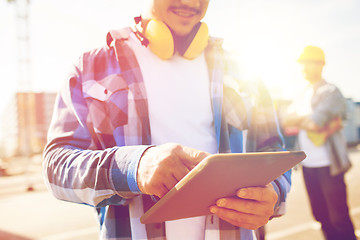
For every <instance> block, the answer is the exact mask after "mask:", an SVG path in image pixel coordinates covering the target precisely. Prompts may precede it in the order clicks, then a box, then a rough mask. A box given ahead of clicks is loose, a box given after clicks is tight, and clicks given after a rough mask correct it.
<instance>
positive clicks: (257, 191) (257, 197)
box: [236, 183, 277, 202]
mask: <svg viewBox="0 0 360 240" xmlns="http://www.w3.org/2000/svg"><path fill="white" fill-rule="evenodd" d="M236 196H238V197H239V198H243V199H249V200H254V201H259V202H276V199H277V194H276V192H275V190H274V188H273V186H272V185H271V183H269V184H268V185H266V186H265V187H248V188H242V189H240V190H238V191H237V193H236Z"/></svg>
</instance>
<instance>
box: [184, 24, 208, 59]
mask: <svg viewBox="0 0 360 240" xmlns="http://www.w3.org/2000/svg"><path fill="white" fill-rule="evenodd" d="M208 42H209V28H208V26H207V25H206V23H203V22H202V23H201V25H200V27H199V29H198V31H197V33H196V34H195V37H194V38H193V39H192V41H191V43H190V45H189V47H188V48H187V49H186V51H185V53H184V54H183V56H184V57H185V58H187V59H194V58H196V57H197V56H199V55H200V54H201V53H202V51H204V49H205V48H206V46H207V45H208Z"/></svg>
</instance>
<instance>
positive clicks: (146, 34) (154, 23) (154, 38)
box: [133, 16, 209, 60]
mask: <svg viewBox="0 0 360 240" xmlns="http://www.w3.org/2000/svg"><path fill="white" fill-rule="evenodd" d="M134 19H135V27H134V28H133V32H134V33H135V35H136V36H137V38H138V39H139V40H140V41H141V44H142V45H144V46H146V47H147V46H149V48H150V49H151V51H152V52H153V53H154V54H156V55H157V56H158V57H159V58H161V59H164V60H166V59H169V58H171V57H172V56H173V55H174V53H175V51H178V52H179V54H181V55H182V56H183V57H184V58H186V59H194V58H196V57H197V56H199V55H200V54H201V53H202V51H204V49H205V48H206V46H207V44H208V40H209V30H208V27H207V25H206V24H205V23H203V22H199V23H198V24H196V25H195V26H194V28H193V30H192V31H191V32H190V34H189V35H188V36H187V37H186V38H185V39H181V40H178V41H176V39H174V36H173V34H172V32H171V30H170V29H169V28H168V26H166V24H165V23H164V22H162V21H159V20H156V19H153V20H150V21H149V22H148V24H147V25H146V28H145V30H144V31H140V30H139V24H141V20H142V19H141V16H140V17H135V18H134Z"/></svg>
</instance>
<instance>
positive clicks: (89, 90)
mask: <svg viewBox="0 0 360 240" xmlns="http://www.w3.org/2000/svg"><path fill="white" fill-rule="evenodd" d="M82 87H83V93H84V97H85V100H86V102H87V105H88V108H89V116H90V117H91V124H92V125H93V128H94V130H95V132H98V133H102V134H113V132H114V130H115V129H117V128H118V127H120V126H123V125H126V124H127V123H128V92H129V88H128V85H127V83H126V81H125V80H124V79H123V77H122V76H121V75H119V74H113V75H109V76H107V77H106V78H104V79H101V80H88V81H86V82H83V85H82Z"/></svg>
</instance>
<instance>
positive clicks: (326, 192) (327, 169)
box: [283, 46, 356, 240]
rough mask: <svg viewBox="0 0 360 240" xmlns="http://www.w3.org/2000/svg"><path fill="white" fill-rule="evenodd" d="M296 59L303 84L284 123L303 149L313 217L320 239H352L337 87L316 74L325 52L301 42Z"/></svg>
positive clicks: (319, 72)
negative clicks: (291, 128) (296, 129)
mask: <svg viewBox="0 0 360 240" xmlns="http://www.w3.org/2000/svg"><path fill="white" fill-rule="evenodd" d="M298 62H299V63H300V64H301V65H302V67H303V73H304V77H305V79H306V80H307V81H308V82H309V84H308V86H307V87H306V88H305V90H304V91H303V92H302V93H301V94H300V96H299V97H298V98H297V99H296V100H295V101H294V102H293V103H292V105H291V106H290V107H289V112H288V114H287V115H286V116H285V117H284V119H283V124H284V126H297V127H299V129H300V131H299V134H298V142H299V146H300V148H301V149H302V150H303V151H305V152H306V154H307V158H306V159H305V160H304V161H303V162H302V165H303V176H304V180H305V185H306V189H307V192H308V196H309V199H310V203H311V208H312V212H313V215H314V217H315V219H316V220H317V221H319V222H320V223H321V225H322V231H323V234H324V236H325V238H326V239H328V240H331V239H344V240H345V239H347V240H350V239H356V237H355V235H354V228H353V224H352V222H351V220H350V217H349V210H348V206H347V196H346V185H345V182H344V174H345V173H346V171H347V170H348V169H349V168H350V161H349V158H348V155H347V151H346V141H345V138H344V136H343V133H342V131H341V128H342V125H341V123H342V120H343V119H344V118H345V115H346V105H345V99H344V97H343V96H342V94H341V92H340V90H339V89H338V88H337V87H336V86H334V85H333V84H330V83H328V82H326V81H325V80H324V79H323V78H322V70H323V67H324V65H325V54H324V52H323V51H322V49H320V48H318V47H315V46H307V47H305V49H304V51H303V52H302V54H301V55H300V57H299V59H298Z"/></svg>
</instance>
